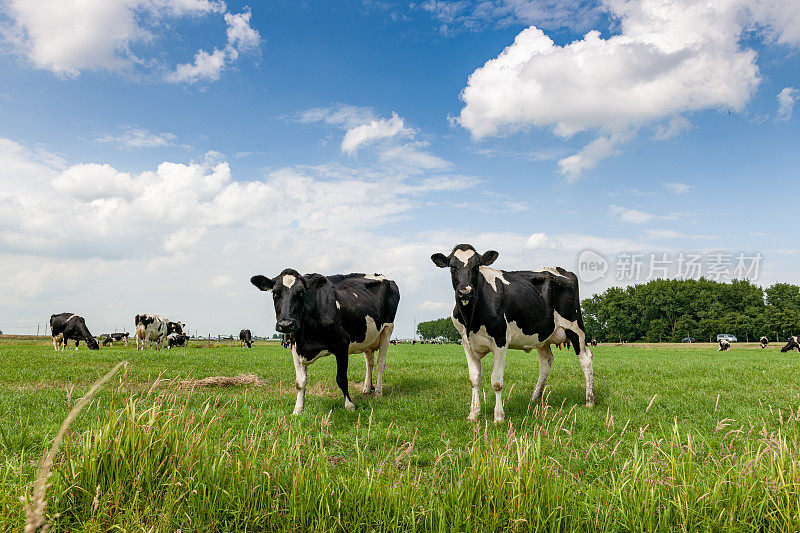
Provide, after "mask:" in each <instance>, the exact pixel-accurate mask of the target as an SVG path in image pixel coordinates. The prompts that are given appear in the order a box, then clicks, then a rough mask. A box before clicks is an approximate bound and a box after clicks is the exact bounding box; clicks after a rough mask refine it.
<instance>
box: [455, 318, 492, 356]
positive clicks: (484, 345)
mask: <svg viewBox="0 0 800 533" xmlns="http://www.w3.org/2000/svg"><path fill="white" fill-rule="evenodd" d="M462 336H463V334H462ZM467 342H468V343H469V346H470V348H472V351H473V352H475V354H476V355H477V356H478V358H483V356H484V355H486V354H487V353H489V352H492V351H494V349H495V348H496V345H495V342H494V338H493V337H492V336H491V335H489V332H488V331H486V326H481V327H480V328H479V329H478V331H477V332H472V331H470V332H468V333H467Z"/></svg>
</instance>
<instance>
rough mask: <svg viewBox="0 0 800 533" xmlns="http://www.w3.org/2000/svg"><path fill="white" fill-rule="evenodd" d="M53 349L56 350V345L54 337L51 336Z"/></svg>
mask: <svg viewBox="0 0 800 533" xmlns="http://www.w3.org/2000/svg"><path fill="white" fill-rule="evenodd" d="M53 349H54V350H55V351H58V346H56V338H55V337H53Z"/></svg>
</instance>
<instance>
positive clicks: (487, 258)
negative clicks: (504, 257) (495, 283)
mask: <svg viewBox="0 0 800 533" xmlns="http://www.w3.org/2000/svg"><path fill="white" fill-rule="evenodd" d="M498 255H500V254H498V253H497V252H495V251H494V250H489V251H488V252H484V254H483V255H482V256H481V264H482V265H491V264H492V263H494V261H495V259H497V256H498Z"/></svg>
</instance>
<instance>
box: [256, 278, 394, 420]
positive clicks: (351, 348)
mask: <svg viewBox="0 0 800 533" xmlns="http://www.w3.org/2000/svg"><path fill="white" fill-rule="evenodd" d="M250 282H251V283H252V284H253V285H255V286H256V287H258V288H259V289H261V290H262V291H269V290H271V291H272V297H273V300H274V303H275V316H276V319H277V323H276V325H275V329H277V330H278V331H279V332H281V333H283V334H285V335H287V336H288V339H289V344H290V346H291V348H292V357H293V359H294V369H295V375H296V378H297V380H296V382H295V385H296V386H297V401H296V402H295V406H294V411H293V413H292V414H294V415H299V414H300V413H301V412H302V411H303V406H304V404H305V392H306V380H307V373H308V370H307V367H308V365H310V364H311V363H313V362H314V361H316V360H317V359H319V358H320V357H323V356H326V355H330V354H333V355H334V357H335V358H336V384H337V385H339V388H340V389H341V390H342V394H343V395H344V406H345V408H347V409H350V410H352V409H354V408H355V406H354V405H353V401H352V400H351V399H350V394H349V393H348V391H347V363H348V358H349V354H352V353H362V352H363V353H364V359H365V361H366V367H367V372H366V377H365V378H364V388H363V389H362V392H363V393H364V394H368V393H369V392H371V391H372V390H373V386H372V370H373V367H374V366H375V361H374V354H375V351H376V350H377V351H378V370H377V387H375V388H374V390H375V396H377V397H380V396H382V395H383V370H384V368H385V366H386V351H387V347H388V345H389V339H390V338H391V337H392V331H393V330H394V317H395V315H396V314H397V304H398V303H399V302H400V291H399V290H398V288H397V284H396V283H395V282H394V281H391V280H389V279H387V278H385V277H383V276H381V275H379V274H375V275H367V274H345V275H336V276H327V277H326V276H322V275H320V274H307V275H305V276H302V275H300V274H299V273H298V272H297V271H296V270H292V269H286V270H284V271H283V272H281V273H280V274H279V275H278V276H276V277H275V278H272V279H270V278H267V277H265V276H260V275H259V276H253V277H252V278H251V279H250Z"/></svg>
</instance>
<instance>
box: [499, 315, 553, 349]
mask: <svg viewBox="0 0 800 533" xmlns="http://www.w3.org/2000/svg"><path fill="white" fill-rule="evenodd" d="M542 344H544V342H543V341H542V340H541V339H540V338H539V334H538V333H534V334H533V335H526V334H525V333H524V332H523V331H522V329H521V328H520V327H519V326H517V323H516V322H506V345H507V346H508V347H509V348H510V349H512V350H525V351H526V352H530V351H531V350H533V349H534V348H538V347H540V346H541V345H542Z"/></svg>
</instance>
